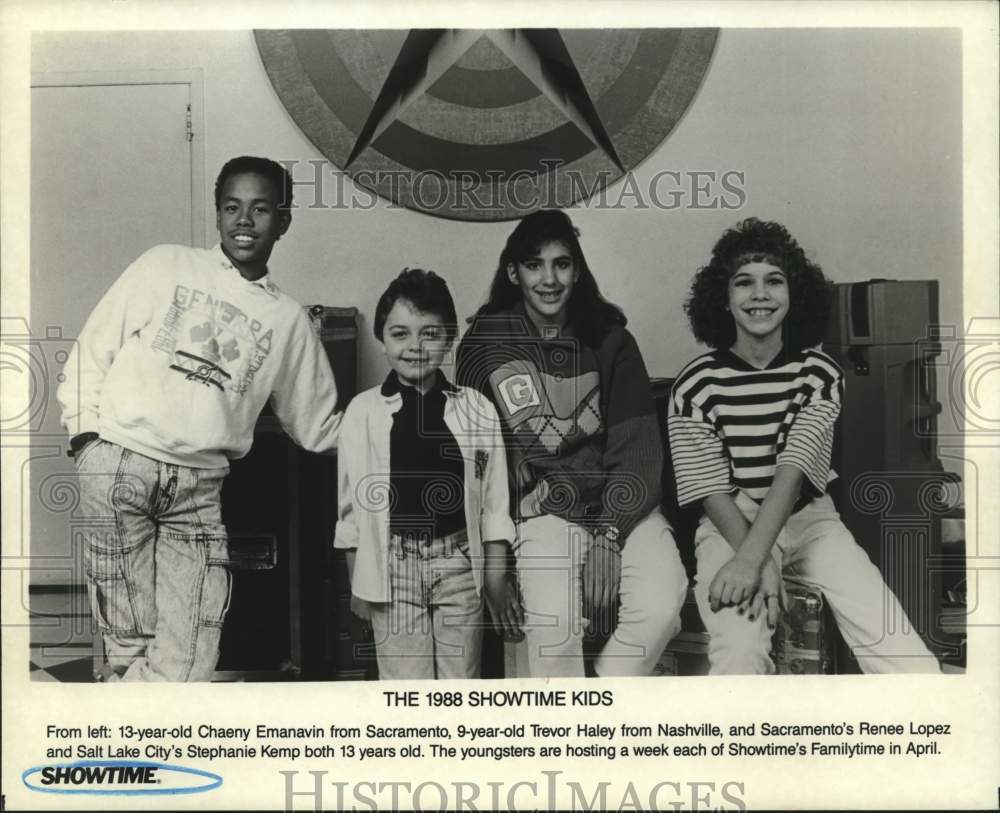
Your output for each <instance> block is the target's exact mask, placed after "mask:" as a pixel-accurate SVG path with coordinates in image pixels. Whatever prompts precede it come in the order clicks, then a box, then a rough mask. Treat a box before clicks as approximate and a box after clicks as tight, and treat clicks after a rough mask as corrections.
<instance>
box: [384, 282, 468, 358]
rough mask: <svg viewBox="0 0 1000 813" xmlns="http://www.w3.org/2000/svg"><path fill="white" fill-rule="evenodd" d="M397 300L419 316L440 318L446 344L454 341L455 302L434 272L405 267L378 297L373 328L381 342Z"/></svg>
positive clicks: (456, 328) (455, 327)
mask: <svg viewBox="0 0 1000 813" xmlns="http://www.w3.org/2000/svg"><path fill="white" fill-rule="evenodd" d="M400 299H405V300H406V301H407V302H409V303H410V304H411V305H413V307H414V308H415V309H416V310H418V311H420V312H421V313H431V314H434V315H435V316H438V317H440V319H441V323H442V324H443V325H444V332H445V336H446V337H447V338H448V341H454V340H455V336H456V335H457V334H458V316H457V315H456V313H455V300H453V299H452V298H451V291H449V290H448V283H447V282H445V281H444V280H443V279H442V278H441V277H439V276H438V275H437V274H435V273H434V272H433V271H424V270H423V269H422V268H404V269H403V270H402V271H400V272H399V276H398V277H396V278H395V279H394V280H393V281H392V282H390V283H389V287H388V288H386V289H385V293H383V294H382V296H381V297H380V298H379V301H378V304H377V305H376V306H375V320H374V324H373V325H372V329H373V330H374V332H375V338H376V339H378V340H379V341H382V331H383V330H384V329H385V321H386V319H388V318H389V312H390V311H391V310H392V308H393V306H394V305H395V304H396V302H397V301H398V300H400Z"/></svg>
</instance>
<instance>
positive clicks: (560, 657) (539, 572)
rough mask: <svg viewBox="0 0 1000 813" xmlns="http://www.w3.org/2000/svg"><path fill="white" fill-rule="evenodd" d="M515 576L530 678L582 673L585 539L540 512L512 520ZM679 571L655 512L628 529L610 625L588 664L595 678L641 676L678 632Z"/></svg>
mask: <svg viewBox="0 0 1000 813" xmlns="http://www.w3.org/2000/svg"><path fill="white" fill-rule="evenodd" d="M517 538H518V544H517V548H516V555H517V574H518V579H519V581H520V585H521V592H522V595H523V597H524V609H525V624H524V631H525V638H526V643H527V646H528V666H529V669H530V671H531V675H532V676H533V677H579V676H583V674H584V669H583V632H584V627H583V623H584V622H583V585H582V572H583V564H584V562H585V561H586V559H587V554H588V552H589V550H590V546H591V544H592V543H593V537H592V536H591V535H590V533H589V532H588V531H587V530H586V529H584V528H582V527H580V526H579V525H575V524H573V523H570V522H567V521H566V520H564V519H561V518H559V517H556V516H551V515H545V516H540V517H533V518H531V519H528V520H525V521H523V522H521V523H519V524H518V526H517ZM686 592H687V576H686V574H685V573H684V566H683V564H682V563H681V558H680V555H679V554H678V552H677V544H676V543H675V542H674V537H673V534H672V533H671V531H670V526H669V525H668V524H667V521H666V519H665V518H664V517H663V514H661V513H660V511H659V510H656V511H653V512H652V513H650V514H649V515H648V516H647V517H646V518H645V519H643V520H642V521H641V522H640V523H639V524H638V525H636V526H635V528H634V529H633V530H632V533H630V534H629V536H628V539H627V540H626V542H625V547H624V550H623V551H622V562H621V587H620V591H619V595H620V598H621V608H620V610H619V614H618V627H617V629H616V630H615V632H614V634H613V635H612V636H611V639H610V640H609V641H608V642H607V644H606V645H605V646H604V649H603V650H602V651H601V654H600V656H599V657H598V659H597V662H596V664H595V668H596V670H597V673H598V674H599V675H602V676H610V675H649V674H651V673H652V671H653V666H654V665H655V664H656V662H657V660H658V659H659V657H660V654H661V653H662V652H663V648H664V647H665V646H666V645H667V643H668V642H669V641H670V639H671V638H673V637H674V635H676V634H677V632H678V631H679V630H680V611H681V605H682V604H683V603H684V596H685V594H686Z"/></svg>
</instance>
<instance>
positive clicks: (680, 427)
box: [667, 415, 736, 506]
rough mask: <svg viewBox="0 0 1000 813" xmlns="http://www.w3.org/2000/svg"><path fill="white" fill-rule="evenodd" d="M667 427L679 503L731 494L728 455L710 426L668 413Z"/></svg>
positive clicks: (733, 489)
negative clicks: (713, 495) (715, 495)
mask: <svg viewBox="0 0 1000 813" xmlns="http://www.w3.org/2000/svg"><path fill="white" fill-rule="evenodd" d="M667 429H668V432H669V435H670V456H671V459H672V461H673V466H674V478H675V480H676V482H677V502H678V504H679V505H681V506H684V505H690V504H691V503H694V502H698V501H700V500H703V499H705V498H706V497H708V496H711V495H712V494H733V493H735V491H736V488H735V487H734V486H733V481H732V472H731V467H730V464H729V456H728V455H727V454H726V448H725V445H724V444H723V442H722V439H721V438H720V437H719V436H718V435H717V434H716V433H715V430H714V429H712V427H711V426H709V425H708V424H706V423H703V422H702V421H701V420H699V419H697V418H695V417H691V418H688V417H684V416H681V415H671V416H670V417H669V418H668V419H667Z"/></svg>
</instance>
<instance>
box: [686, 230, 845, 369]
mask: <svg viewBox="0 0 1000 813" xmlns="http://www.w3.org/2000/svg"><path fill="white" fill-rule="evenodd" d="M752 262H766V263H770V264H771V265H774V266H776V267H778V268H780V269H781V270H782V271H784V272H785V276H786V277H787V278H788V296H789V302H788V315H787V316H786V317H785V321H784V324H782V326H781V330H782V341H783V344H784V347H785V348H786V349H787V350H792V351H795V350H801V349H802V348H804V347H812V346H813V345H816V344H819V342H820V341H821V340H822V338H823V334H824V332H825V330H826V321H827V316H828V314H829V310H830V303H831V300H832V294H833V287H832V283H831V282H830V281H829V280H828V279H827V278H826V277H825V276H824V275H823V269H821V268H820V267H819V266H818V265H817V264H816V263H814V262H812V261H811V260H809V259H808V258H807V257H806V254H805V252H804V251H803V250H802V248H801V247H800V246H799V244H798V243H797V242H796V241H795V238H794V237H792V235H790V234H789V233H788V230H787V229H786V228H785V227H784V226H782V225H781V224H780V223H774V222H768V221H764V220H758V219H757V218H755V217H748V218H747V219H746V220H743V221H741V222H739V223H737V224H736V226H735V228H732V229H728V230H726V231H725V232H723V234H722V237H720V238H719V240H718V242H717V243H716V244H715V247H714V248H713V249H712V259H711V261H710V262H709V264H708V265H706V266H705V267H704V268H701V269H699V271H698V273H697V274H695V276H694V280H693V281H692V283H691V293H690V295H689V296H688V300H687V302H685V303H684V311H685V312H686V313H687V315H688V319H689V320H690V322H691V330H692V332H693V333H694V337H695V338H696V339H697V340H698V341H699V342H701V343H702V344H707V345H709V346H710V347H714V348H716V349H718V350H725V349H728V348H730V347H732V346H733V344H734V342H735V341H736V323H735V322H734V321H733V316H732V314H731V313H730V312H729V280H730V278H731V277H732V276H733V274H735V273H736V272H737V271H738V270H739V269H740V268H742V267H743V266H744V265H746V264H747V263H752Z"/></svg>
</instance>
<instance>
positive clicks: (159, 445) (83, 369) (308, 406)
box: [58, 245, 341, 468]
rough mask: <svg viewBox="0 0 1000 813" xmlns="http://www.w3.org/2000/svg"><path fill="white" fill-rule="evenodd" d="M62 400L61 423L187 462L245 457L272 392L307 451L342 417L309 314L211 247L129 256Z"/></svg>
mask: <svg viewBox="0 0 1000 813" xmlns="http://www.w3.org/2000/svg"><path fill="white" fill-rule="evenodd" d="M58 398H59V402H60V404H61V405H62V416H63V425H64V426H66V427H70V426H72V427H73V428H74V430H75V431H78V432H97V433H98V434H100V436H101V437H102V438H103V439H105V440H108V441H111V442H112V443H117V444H119V445H121V446H124V447H125V448H127V449H131V450H133V451H136V452H139V453H140V454H144V455H147V456H149V457H152V458H155V459H157V460H163V461H165V462H168V463H177V464H180V465H184V466H191V467H195V468H221V467H224V466H226V465H228V461H229V459H232V458H239V457H243V456H244V455H245V454H246V453H247V452H248V451H249V450H250V445H251V443H252V441H253V429H254V424H255V423H256V421H257V417H258V416H259V415H260V412H261V409H263V407H264V405H265V403H266V402H267V400H268V399H269V398H270V400H271V405H272V408H273V410H274V414H275V415H276V416H277V417H278V420H279V421H280V422H281V424H282V426H283V427H284V429H285V430H286V431H287V432H288V434H289V435H290V436H291V437H292V439H293V440H294V441H295V442H296V443H298V444H299V445H300V446H303V447H304V448H306V449H310V450H312V451H316V452H320V451H328V450H330V449H333V448H334V447H335V446H336V442H337V434H338V430H339V428H340V418H341V413H339V412H335V411H334V410H335V406H336V403H337V387H336V384H335V383H334V380H333V373H332V371H331V370H330V364H329V361H328V360H327V358H326V355H325V353H324V351H323V346H322V344H321V343H320V341H319V339H318V338H317V336H316V334H315V333H314V331H313V329H312V326H311V324H310V322H309V317H308V316H307V315H306V313H305V311H304V310H303V309H302V307H301V306H300V305H299V304H298V303H296V302H295V301H294V300H293V299H291V297H289V296H288V295H286V294H284V293H282V292H281V291H280V290H279V289H278V287H277V285H275V284H274V283H273V282H272V281H271V280H270V279H269V278H268V277H267V276H265V277H263V278H261V279H259V280H256V281H255V282H250V281H248V280H246V279H244V278H243V277H242V276H241V275H240V273H239V271H238V270H237V269H236V268H235V267H234V266H233V265H232V263H230V261H229V259H228V258H227V257H226V255H225V254H224V253H223V251H222V249H221V248H220V247H219V246H215V247H214V248H212V249H196V248H190V247H188V246H178V245H161V246H156V247H154V248H152V249H150V250H149V251H147V252H146V253H145V254H143V255H142V256H141V257H139V258H138V259H137V260H136V261H135V262H133V263H132V264H131V265H130V266H129V267H128V268H127V269H126V270H125V272H124V273H123V274H122V275H121V277H119V279H118V280H117V281H116V282H115V284H114V285H112V286H111V288H110V289H109V290H108V292H107V293H106V294H105V295H104V297H103V299H101V301H100V302H99V303H98V305H97V307H96V308H95V309H94V312H93V313H92V314H91V315H90V318H89V319H88V320H87V324H86V325H85V326H84V328H83V332H82V333H81V334H80V338H79V341H78V343H77V345H76V346H75V347H74V349H73V351H72V353H71V354H70V358H69V360H68V361H67V363H66V367H65V379H64V381H63V383H62V384H61V385H60V386H59V390H58Z"/></svg>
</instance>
